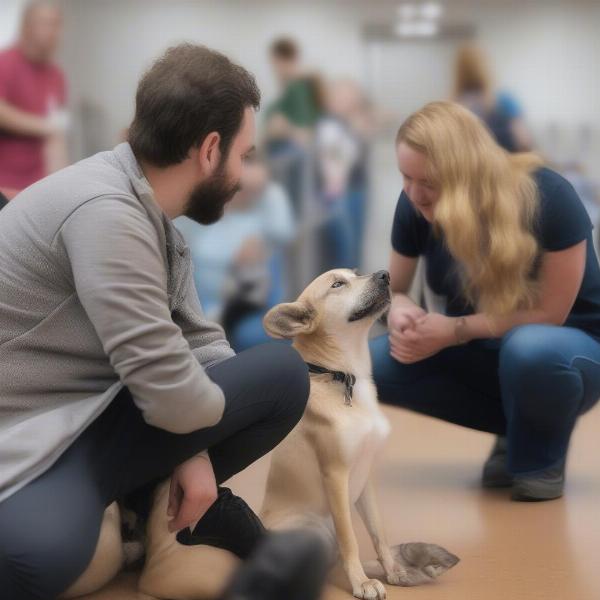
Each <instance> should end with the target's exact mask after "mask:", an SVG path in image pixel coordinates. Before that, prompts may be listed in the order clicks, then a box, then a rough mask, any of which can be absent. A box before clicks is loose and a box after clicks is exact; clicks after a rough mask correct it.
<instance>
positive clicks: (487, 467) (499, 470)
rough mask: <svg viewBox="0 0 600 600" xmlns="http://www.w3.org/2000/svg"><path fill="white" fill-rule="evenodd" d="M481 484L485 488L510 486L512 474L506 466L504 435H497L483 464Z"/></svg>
mask: <svg viewBox="0 0 600 600" xmlns="http://www.w3.org/2000/svg"><path fill="white" fill-rule="evenodd" d="M481 484H482V485H483V487H485V488H501V487H510V486H511V485H512V484H513V476H512V475H511V474H510V473H509V471H508V466H507V444H506V438H505V437H504V436H500V435H499V436H498V437H497V438H496V443H495V444H494V447H493V448H492V451H491V453H490V455H489V457H488V459H487V460H486V461H485V464H484V465H483V474H482V476H481Z"/></svg>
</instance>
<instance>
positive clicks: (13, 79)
mask: <svg viewBox="0 0 600 600" xmlns="http://www.w3.org/2000/svg"><path fill="white" fill-rule="evenodd" d="M61 32H62V13H61V11H60V9H59V8H58V7H57V6H55V5H53V4H52V3H51V2H48V1H43V0H36V1H33V2H30V3H29V4H28V5H27V6H26V8H25V11H24V13H23V19H22V22H21V33H20V37H19V40H18V42H17V43H16V44H15V45H14V46H13V47H11V48H8V49H6V50H4V51H3V52H0V189H1V190H3V191H4V193H5V194H6V195H7V196H8V197H9V198H11V197H12V196H14V195H15V193H16V192H18V191H20V190H22V189H24V188H26V187H28V186H29V185H31V184H32V183H34V182H36V181H38V180H39V179H42V178H43V177H45V176H46V175H48V174H49V173H52V172H54V171H56V170H58V169H61V168H62V167H65V166H66V165H67V153H66V140H65V129H66V121H67V119H66V113H65V110H64V107H65V103H66V84H65V77H64V75H63V72H62V71H61V69H60V68H59V67H58V66H57V65H55V64H54V63H53V62H52V60H53V57H54V55H55V53H56V50H57V48H58V44H59V42H60V37H61Z"/></svg>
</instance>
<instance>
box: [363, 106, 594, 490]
mask: <svg viewBox="0 0 600 600" xmlns="http://www.w3.org/2000/svg"><path fill="white" fill-rule="evenodd" d="M397 157H398V165H399V168H400V171H401V173H402V175H403V177H404V190H403V192H402V194H401V196H400V199H399V201H398V204H397V207H396V213H395V216H394V221H393V228H392V253H391V263H390V276H391V285H392V290H393V292H394V298H393V303H392V307H391V310H390V313H389V317H388V327H389V335H385V336H382V337H380V338H377V339H376V340H374V341H373V342H372V347H371V350H372V357H373V376H374V380H375V383H376V385H377V388H378V391H379V397H380V399H381V400H382V401H383V402H386V403H389V404H394V405H396V406H402V407H406V408H410V409H412V410H415V411H417V412H421V413H424V414H427V415H431V416H434V417H438V418H441V419H444V420H447V421H450V422H452V423H457V424H459V425H464V426H466V427H471V428H474V429H479V430H482V431H488V432H491V433H494V434H497V435H498V436H499V437H498V439H497V442H496V445H495V447H494V449H493V451H492V454H491V456H490V458H489V459H488V461H487V463H486V464H485V467H484V471H483V485H484V486H488V487H501V486H508V487H510V486H512V497H513V499H515V500H550V499H553V498H557V497H559V496H561V495H562V493H563V486H564V473H565V461H566V456H567V450H568V447H569V441H570V437H571V433H572V431H573V429H574V427H575V424H576V422H577V419H578V417H579V415H581V414H582V413H584V412H586V411H587V410H589V409H590V408H591V407H593V406H594V405H595V404H596V402H597V401H598V398H599V397H600V269H599V267H598V260H597V258H596V255H595V253H594V248H593V243H592V225H591V223H590V219H589V217H588V215H587V213H586V211H585V208H584V207H583V205H582V203H581V200H580V199H579V197H578V196H577V194H576V192H575V190H574V189H573V187H572V186H571V185H570V184H569V182H568V181H567V180H566V179H564V178H563V177H562V176H561V175H559V174H558V173H556V172H554V171H552V170H550V169H548V168H545V167H543V166H542V164H541V160H540V159H539V158H538V157H536V156H535V155H533V154H510V153H508V152H506V151H505V150H504V149H503V148H501V147H500V146H499V145H498V144H497V143H496V142H495V141H494V139H493V138H492V136H491V135H490V134H489V132H488V130H487V129H486V128H485V127H484V126H483V125H482V123H481V122H480V121H479V119H477V118H475V117H474V116H473V115H472V113H470V112H469V111H467V110H465V109H464V108H463V107H461V106H460V105H458V104H455V103H448V102H437V103H432V104H429V105H427V106H425V107H424V108H423V109H422V110H420V111H418V112H417V113H415V114H413V115H412V116H411V117H409V118H408V119H407V120H406V121H405V123H404V124H403V125H402V127H401V128H400V130H399V132H398V136H397ZM420 256H421V257H423V259H424V260H425V270H426V277H427V282H428V284H429V286H430V287H431V289H432V290H433V291H434V292H435V293H436V294H438V295H440V296H442V297H444V298H445V301H446V306H445V312H444V313H434V312H426V311H425V310H424V309H423V308H421V307H420V306H417V305H415V304H414V303H413V302H412V301H411V300H410V299H409V298H408V296H407V295H406V294H407V293H408V290H409V288H410V285H411V282H412V279H413V277H414V273H415V269H416V266H417V260H418V258H419V257H420Z"/></svg>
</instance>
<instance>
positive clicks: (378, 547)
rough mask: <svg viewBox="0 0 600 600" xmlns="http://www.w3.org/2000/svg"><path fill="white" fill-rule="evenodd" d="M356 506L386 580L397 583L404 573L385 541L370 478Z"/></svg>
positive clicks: (373, 487) (379, 574) (393, 583)
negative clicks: (400, 570)
mask: <svg viewBox="0 0 600 600" xmlns="http://www.w3.org/2000/svg"><path fill="white" fill-rule="evenodd" d="M356 508H357V509H358V514H359V515H360V516H361V518H362V520H363V523H364V524H365V527H366V528H367V531H368V532H369V535H370V536H371V540H372V542H373V547H374V548H375V551H376V552H377V558H378V559H379V562H380V563H381V566H382V567H383V571H384V574H385V577H386V579H387V582H388V583H391V584H392V585H399V584H400V578H402V576H404V575H405V573H404V572H399V569H398V567H397V566H396V563H395V561H394V557H393V556H392V551H391V550H390V546H389V544H388V542H387V539H386V536H385V531H384V528H383V525H382V523H381V517H380V515H379V507H378V504H377V497H376V494H375V486H374V485H373V481H372V479H369V481H367V485H366V486H365V489H364V490H363V491H362V494H361V495H360V497H359V498H358V501H357V502H356ZM382 575H383V574H382V573H378V574H377V576H380V577H381V576H382Z"/></svg>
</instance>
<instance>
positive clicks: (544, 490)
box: [511, 458, 566, 502]
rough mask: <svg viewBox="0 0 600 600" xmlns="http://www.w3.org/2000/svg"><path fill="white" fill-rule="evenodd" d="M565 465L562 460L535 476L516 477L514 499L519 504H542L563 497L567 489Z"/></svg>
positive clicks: (564, 460)
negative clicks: (565, 488)
mask: <svg viewBox="0 0 600 600" xmlns="http://www.w3.org/2000/svg"><path fill="white" fill-rule="evenodd" d="M565 463H566V459H564V458H563V459H562V460H561V461H560V462H558V463H557V464H556V465H554V466H553V467H549V468H547V469H544V470H543V471H540V472H538V473H536V474H534V475H515V478H514V483H513V489H512V496H511V497H512V499H513V500H516V501H517V502H542V501H544V500H554V499H555V498H560V497H561V496H562V495H563V491H564V487H565Z"/></svg>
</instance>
